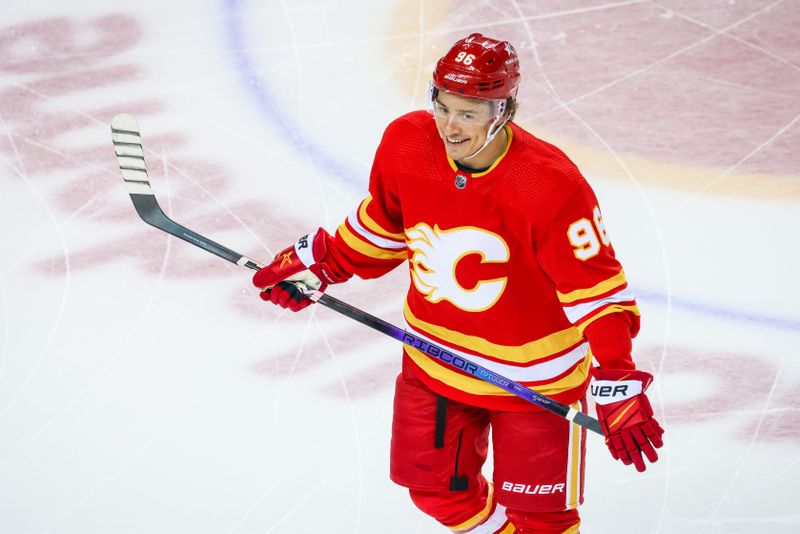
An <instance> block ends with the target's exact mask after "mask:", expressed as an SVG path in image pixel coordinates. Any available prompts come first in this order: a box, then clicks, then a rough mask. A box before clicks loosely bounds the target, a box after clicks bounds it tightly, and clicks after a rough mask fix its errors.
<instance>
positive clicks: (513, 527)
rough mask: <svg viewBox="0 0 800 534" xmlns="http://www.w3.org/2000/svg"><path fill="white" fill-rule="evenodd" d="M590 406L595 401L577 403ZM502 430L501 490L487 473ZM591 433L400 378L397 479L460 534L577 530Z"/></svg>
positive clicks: (394, 455) (497, 469) (497, 458)
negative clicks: (456, 398) (445, 395)
mask: <svg viewBox="0 0 800 534" xmlns="http://www.w3.org/2000/svg"><path fill="white" fill-rule="evenodd" d="M575 408H584V409H585V401H581V402H580V403H578V404H576V405H575ZM490 425H491V428H492V446H493V451H494V476H493V478H494V484H492V483H491V482H489V481H487V480H486V478H485V477H484V476H483V475H482V474H481V468H482V467H483V464H484V462H485V461H486V457H487V452H488V446H489V427H490ZM585 438H586V435H585V430H583V429H582V428H581V427H578V426H577V425H573V424H571V423H568V422H567V421H566V420H564V419H561V418H559V417H557V416H555V415H553V414H551V413H549V412H544V411H534V412H527V413H512V412H499V411H492V410H487V409H483V408H477V407H474V406H469V405H466V404H463V403H459V402H456V401H453V400H449V399H444V398H442V397H439V396H438V395H436V394H435V393H434V392H432V391H431V390H430V389H428V387H427V386H425V385H424V384H423V383H422V382H421V381H419V380H418V379H417V378H415V377H414V376H413V373H412V371H411V370H409V369H407V368H405V366H404V369H403V372H402V373H401V374H400V376H398V377H397V383H396V388H395V400H394V419H393V421H392V448H391V478H392V480H393V481H394V482H395V483H397V484H399V485H401V486H405V487H407V488H408V489H409V493H410V495H411V499H412V501H413V502H414V504H415V505H416V506H417V507H418V508H419V509H420V510H422V511H423V512H425V513H426V514H428V515H430V516H431V517H433V518H434V519H436V520H437V521H439V522H440V523H441V524H442V525H444V526H446V527H448V528H450V529H451V530H452V531H454V532H470V533H471V534H483V533H487V534H488V533H511V532H516V533H534V532H535V533H537V534H551V533H552V534H556V533H558V534H565V533H569V534H572V533H576V532H578V527H579V525H580V518H579V516H578V510H577V506H578V505H579V504H580V503H581V502H583V461H584V456H585Z"/></svg>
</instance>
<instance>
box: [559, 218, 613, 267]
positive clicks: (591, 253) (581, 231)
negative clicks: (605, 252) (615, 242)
mask: <svg viewBox="0 0 800 534" xmlns="http://www.w3.org/2000/svg"><path fill="white" fill-rule="evenodd" d="M592 219H593V220H594V221H590V220H589V219H579V220H577V221H575V222H574V223H572V224H570V225H569V229H568V230H567V237H568V238H569V242H570V243H572V246H573V247H575V248H574V250H573V251H572V252H573V253H574V254H575V257H576V258H578V259H579V260H581V261H586V260H588V259H589V258H593V257H595V256H597V254H598V253H599V252H600V247H601V245H605V246H608V245H610V244H611V241H610V240H609V239H608V232H606V227H605V225H604V224H603V215H602V214H601V213H600V208H599V207H597V206H595V207H594V209H593V210H592ZM592 222H594V225H592Z"/></svg>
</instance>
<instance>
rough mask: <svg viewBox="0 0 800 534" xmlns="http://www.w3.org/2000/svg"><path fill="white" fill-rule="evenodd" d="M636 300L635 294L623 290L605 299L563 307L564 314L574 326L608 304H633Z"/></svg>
mask: <svg viewBox="0 0 800 534" xmlns="http://www.w3.org/2000/svg"><path fill="white" fill-rule="evenodd" d="M635 298H636V296H635V295H634V294H633V292H631V291H627V290H623V291H620V292H619V293H614V294H613V295H610V296H608V297H606V298H604V299H600V300H593V301H591V302H584V303H583V304H575V305H574V306H569V305H563V308H564V313H565V314H566V315H567V319H569V320H570V322H571V323H572V324H575V323H577V322H579V321H580V320H581V319H583V318H584V317H586V316H587V315H589V314H590V313H592V312H593V311H595V310H596V309H598V308H601V307H603V306H605V305H606V304H613V303H615V302H631V301H633V300H635Z"/></svg>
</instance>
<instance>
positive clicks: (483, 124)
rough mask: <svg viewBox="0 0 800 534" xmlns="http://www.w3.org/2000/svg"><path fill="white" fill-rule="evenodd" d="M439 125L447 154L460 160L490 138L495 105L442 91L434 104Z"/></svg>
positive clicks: (437, 126) (437, 124)
mask: <svg viewBox="0 0 800 534" xmlns="http://www.w3.org/2000/svg"><path fill="white" fill-rule="evenodd" d="M433 116H434V117H435V118H436V128H437V129H438V130H439V135H440V136H441V138H442V140H443V141H444V146H445V150H446V151H447V155H448V156H449V157H451V158H452V159H454V160H456V161H461V160H463V159H464V158H466V157H468V156H471V155H472V154H474V153H475V152H476V151H477V150H478V149H479V148H481V147H482V146H483V143H484V141H486V134H487V133H488V130H489V125H490V123H491V121H492V104H491V103H490V102H487V101H485V100H475V99H472V98H464V97H461V96H456V95H452V94H449V93H445V92H444V91H439V94H438V95H437V96H436V101H435V102H434V103H433Z"/></svg>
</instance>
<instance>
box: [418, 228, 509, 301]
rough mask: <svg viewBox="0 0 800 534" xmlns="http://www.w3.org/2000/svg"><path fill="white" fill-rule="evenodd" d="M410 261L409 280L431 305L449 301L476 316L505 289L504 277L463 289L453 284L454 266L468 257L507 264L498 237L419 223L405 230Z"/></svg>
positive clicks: (478, 230)
mask: <svg viewBox="0 0 800 534" xmlns="http://www.w3.org/2000/svg"><path fill="white" fill-rule="evenodd" d="M406 240H407V243H408V248H409V249H410V250H411V251H412V252H413V256H412V257H411V261H410V263H411V280H412V281H413V282H414V286H416V288H417V290H418V291H419V292H420V293H422V294H423V295H425V298H426V299H427V300H429V301H430V302H439V301H441V300H448V301H450V302H451V303H453V304H454V305H456V306H458V307H459V308H461V309H462V310H466V311H470V312H479V311H483V310H486V309H488V308H491V307H492V306H493V305H494V304H495V302H497V299H499V298H500V295H502V294H503V290H505V287H506V281H507V278H506V277H502V278H496V279H493V280H481V281H480V282H478V283H477V284H476V285H475V287H474V288H472V289H466V288H464V287H462V286H461V284H459V283H458V281H457V280H456V276H455V272H456V265H458V262H459V261H461V259H462V258H464V257H465V256H468V255H470V254H480V256H481V258H482V260H481V262H482V263H494V262H507V261H508V258H509V251H508V245H506V242H505V241H503V239H502V238H501V237H500V236H498V235H497V234H493V233H491V232H488V231H486V230H482V229H480V228H475V227H470V226H465V227H460V228H453V229H452V230H441V229H440V228H439V227H438V226H437V225H434V227H433V228H431V227H430V226H428V225H427V224H424V223H420V224H418V225H416V226H414V227H412V228H410V229H406Z"/></svg>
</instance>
